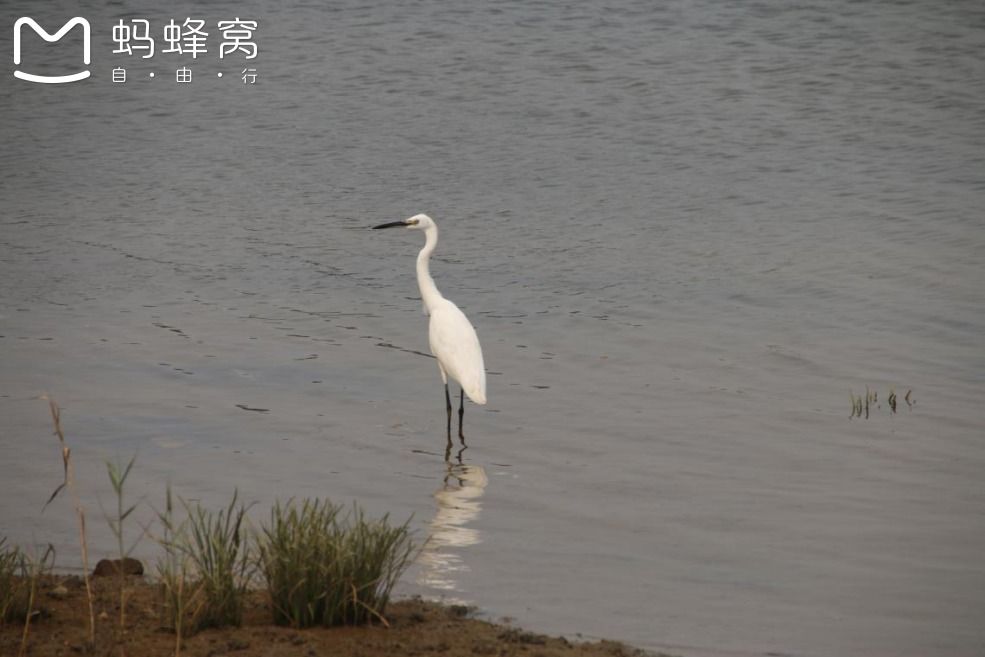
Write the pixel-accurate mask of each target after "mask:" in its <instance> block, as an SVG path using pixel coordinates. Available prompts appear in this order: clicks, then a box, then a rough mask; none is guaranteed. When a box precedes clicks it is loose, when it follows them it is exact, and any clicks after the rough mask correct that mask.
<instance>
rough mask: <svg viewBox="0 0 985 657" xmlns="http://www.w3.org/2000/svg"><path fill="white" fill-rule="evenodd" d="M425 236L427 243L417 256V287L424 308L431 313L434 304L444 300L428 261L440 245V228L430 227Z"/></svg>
mask: <svg viewBox="0 0 985 657" xmlns="http://www.w3.org/2000/svg"><path fill="white" fill-rule="evenodd" d="M424 234H425V235H426V236H427V242H425V244H424V248H423V249H421V252H420V253H418V254H417V286H418V287H419V288H421V300H422V301H423V302H424V307H425V308H427V309H428V311H429V312H430V310H431V309H432V308H433V307H434V304H436V303H437V302H438V301H439V300H441V298H442V297H441V292H438V287H437V286H436V285H435V284H434V279H433V278H431V271H430V269H429V267H428V261H429V260H430V259H431V254H432V253H433V252H434V247H435V246H437V245H438V227H437V226H430V227H429V228H427V229H426V230H425V231H424Z"/></svg>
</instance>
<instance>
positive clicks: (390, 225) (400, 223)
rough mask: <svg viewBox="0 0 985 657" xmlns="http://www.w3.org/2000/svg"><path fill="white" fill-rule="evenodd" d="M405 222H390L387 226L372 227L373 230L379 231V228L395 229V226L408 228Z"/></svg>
mask: <svg viewBox="0 0 985 657" xmlns="http://www.w3.org/2000/svg"><path fill="white" fill-rule="evenodd" d="M409 225H410V224H408V223H407V222H406V221H391V222H390V223H388V224H380V225H379V226H373V230H379V229H380V228H396V227H397V226H409Z"/></svg>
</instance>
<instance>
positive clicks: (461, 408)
mask: <svg viewBox="0 0 985 657" xmlns="http://www.w3.org/2000/svg"><path fill="white" fill-rule="evenodd" d="M450 412H451V411H449V413H450ZM463 417H465V391H464V390H460V391H459V394H458V437H459V439H460V440H461V441H462V444H463V445H464V444H465V435H464V434H463V433H462V418H463Z"/></svg>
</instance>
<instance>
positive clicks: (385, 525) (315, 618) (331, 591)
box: [257, 499, 415, 628]
mask: <svg viewBox="0 0 985 657" xmlns="http://www.w3.org/2000/svg"><path fill="white" fill-rule="evenodd" d="M408 523H409V521H408V522H407V523H404V524H403V525H400V526H396V527H393V526H390V524H389V517H388V516H384V517H383V518H381V519H379V520H367V519H366V516H365V514H364V513H363V512H362V510H361V509H360V508H359V507H358V506H355V505H354V506H353V508H352V510H351V511H350V512H349V513H345V514H343V513H342V507H341V506H338V505H334V504H332V503H331V502H329V501H322V500H317V499H315V500H311V499H305V500H304V501H302V502H301V503H300V505H299V504H297V503H296V502H294V501H293V500H291V501H288V503H287V504H286V505H283V506H282V505H281V504H280V503H277V504H276V505H275V506H274V508H273V509H272V510H271V513H270V524H269V525H264V526H262V528H261V533H260V535H259V536H258V538H257V562H258V567H259V570H260V573H261V575H262V577H263V578H264V580H265V581H266V584H267V590H268V592H269V594H270V600H271V604H272V607H273V613H274V622H275V623H277V624H279V625H290V626H293V627H297V628H302V627H310V626H312V625H325V626H335V625H359V624H363V623H366V622H369V621H372V620H373V619H378V620H380V621H381V622H383V623H384V624H385V623H386V620H385V619H384V617H383V614H384V612H385V611H386V605H387V603H388V602H389V600H390V594H391V592H392V590H393V587H394V585H395V584H396V582H397V580H398V579H399V578H400V576H401V575H402V574H403V572H404V571H405V570H406V568H407V566H408V565H410V562H411V557H412V554H413V553H414V550H415V546H414V542H413V540H412V537H411V533H410V530H409V529H408Z"/></svg>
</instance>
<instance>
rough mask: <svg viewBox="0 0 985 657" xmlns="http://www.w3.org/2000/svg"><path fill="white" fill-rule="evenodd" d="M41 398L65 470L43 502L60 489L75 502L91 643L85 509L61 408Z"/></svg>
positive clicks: (93, 630)
mask: <svg viewBox="0 0 985 657" xmlns="http://www.w3.org/2000/svg"><path fill="white" fill-rule="evenodd" d="M42 399H47V400H48V407H49V408H50V409H51V420H52V422H53V423H54V425H55V435H56V436H58V442H59V443H60V444H61V446H62V465H63V466H64V470H65V480H64V481H63V482H62V483H61V485H60V486H58V488H56V489H55V492H54V493H52V494H51V497H49V498H48V501H47V502H45V506H48V505H49V504H51V501H52V500H54V499H55V497H56V496H57V495H58V493H60V492H61V491H62V489H64V488H67V489H69V493H71V495H72V500H73V502H74V503H75V513H76V514H77V515H78V517H79V545H80V546H81V549H82V578H83V579H84V580H85V586H86V599H87V600H88V602H89V645H93V644H95V642H96V614H95V611H94V610H93V607H92V584H91V583H90V582H89V548H88V545H87V543H86V516H85V509H83V508H82V500H81V499H80V498H79V493H78V491H77V490H76V489H75V476H74V468H73V467H72V458H71V457H72V450H71V449H70V448H69V446H68V445H67V444H66V443H65V433H64V432H63V431H62V421H61V409H60V408H58V404H56V403H55V400H54V399H52V398H51V397H49V396H48V395H44V396H43V397H42Z"/></svg>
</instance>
